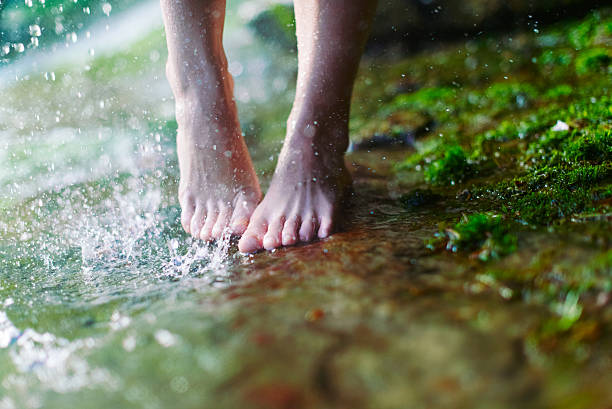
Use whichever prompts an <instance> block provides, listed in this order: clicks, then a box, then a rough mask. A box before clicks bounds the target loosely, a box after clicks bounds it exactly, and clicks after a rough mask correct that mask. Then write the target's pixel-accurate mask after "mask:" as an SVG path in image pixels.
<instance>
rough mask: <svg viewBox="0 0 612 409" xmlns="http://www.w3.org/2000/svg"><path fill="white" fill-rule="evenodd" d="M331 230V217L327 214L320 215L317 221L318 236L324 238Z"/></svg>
mask: <svg viewBox="0 0 612 409" xmlns="http://www.w3.org/2000/svg"><path fill="white" fill-rule="evenodd" d="M331 230H332V219H331V217H329V216H324V217H321V220H320V223H319V234H318V236H319V238H320V239H324V238H325V237H327V236H329V235H330V234H331Z"/></svg>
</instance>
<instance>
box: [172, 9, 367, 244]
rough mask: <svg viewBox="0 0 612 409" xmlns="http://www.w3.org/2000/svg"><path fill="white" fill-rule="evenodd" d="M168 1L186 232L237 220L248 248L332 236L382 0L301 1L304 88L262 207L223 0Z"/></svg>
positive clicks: (204, 233) (208, 235)
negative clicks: (354, 108)
mask: <svg viewBox="0 0 612 409" xmlns="http://www.w3.org/2000/svg"><path fill="white" fill-rule="evenodd" d="M161 2H162V11H163V14H164V20H165V24H166V33H167V41H168V51H169V53H168V54H169V58H168V69H167V71H168V72H167V75H168V79H169V82H170V84H171V87H172V90H173V92H174V95H175V98H176V101H177V102H176V108H177V122H178V124H179V132H178V136H177V144H178V155H179V166H180V169H181V181H180V185H179V201H180V203H181V208H182V209H183V211H182V216H181V221H182V224H183V227H184V228H185V230H186V231H187V232H188V233H191V234H192V235H193V236H194V237H199V238H201V239H203V240H208V239H212V238H219V237H220V236H221V235H222V233H223V231H224V229H225V228H229V229H230V230H231V231H232V233H234V234H237V235H240V234H242V237H241V239H240V241H239V243H238V248H239V250H240V251H241V252H245V253H250V252H254V251H257V250H261V249H264V248H265V249H268V250H271V249H274V248H277V247H280V246H289V245H293V244H296V243H298V242H309V241H311V240H313V239H315V238H317V237H318V238H325V237H327V236H329V235H330V234H331V233H332V231H333V230H332V229H333V227H334V225H335V223H336V220H335V215H336V214H337V212H338V210H339V209H340V208H341V206H342V202H343V199H344V197H345V195H346V193H347V191H348V189H349V187H350V184H351V178H350V175H349V173H348V171H347V169H346V167H345V164H344V152H345V151H346V148H347V145H348V119H349V110H350V100H351V93H352V88H353V83H354V81H355V76H356V73H357V67H358V65H359V60H360V58H361V54H362V52H363V46H364V44H365V41H366V39H367V34H368V32H369V29H370V25H371V21H372V18H373V15H374V12H375V9H376V1H375V0H295V2H294V4H295V14H296V30H297V39H298V80H297V87H296V96H295V100H294V103H293V108H292V110H291V114H290V115H289V119H288V121H287V134H286V136H285V142H284V145H283V148H282V150H281V154H280V156H279V160H278V164H277V168H276V170H275V173H274V176H273V178H272V182H271V185H270V189H269V190H268V192H267V193H266V197H265V198H264V199H263V201H262V202H261V203H259V205H258V206H256V205H257V203H258V202H259V200H260V195H261V193H260V191H259V186H258V183H257V179H256V177H255V173H254V170H253V166H252V164H251V160H250V157H249V155H248V152H247V150H246V146H245V144H244V141H243V139H242V137H241V133H240V129H239V124H238V115H237V112H236V106H235V103H234V101H233V97H232V88H233V84H232V79H231V76H230V75H229V73H228V72H227V61H226V59H225V53H224V51H223V46H222V43H221V39H222V32H223V18H224V13H225V1H224V0H206V1H204V0H178V1H177V0H161ZM215 147H216V150H214V148H215ZM247 226H248V227H247ZM245 229H246V230H245Z"/></svg>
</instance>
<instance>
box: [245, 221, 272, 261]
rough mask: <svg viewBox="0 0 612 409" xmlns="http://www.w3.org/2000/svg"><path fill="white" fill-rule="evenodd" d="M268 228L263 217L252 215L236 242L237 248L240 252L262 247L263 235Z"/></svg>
mask: <svg viewBox="0 0 612 409" xmlns="http://www.w3.org/2000/svg"><path fill="white" fill-rule="evenodd" d="M267 230H268V223H267V221H266V220H265V219H264V218H263V217H253V218H252V219H251V222H250V223H249V227H247V229H246V231H245V232H244V234H243V235H242V238H241V239H240V241H239V242H238V250H240V252H242V253H253V252H255V251H257V250H261V249H262V248H263V237H264V235H265V233H266V231H267Z"/></svg>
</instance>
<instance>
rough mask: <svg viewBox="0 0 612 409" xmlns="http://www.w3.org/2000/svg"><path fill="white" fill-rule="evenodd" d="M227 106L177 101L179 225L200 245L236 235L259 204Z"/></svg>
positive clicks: (249, 166) (232, 112) (221, 101)
mask: <svg viewBox="0 0 612 409" xmlns="http://www.w3.org/2000/svg"><path fill="white" fill-rule="evenodd" d="M235 109H236V108H235V106H234V104H233V102H229V103H227V102H226V101H225V99H224V98H223V97H220V98H218V99H217V100H216V102H215V104H214V106H212V107H211V106H210V104H203V103H201V102H199V101H198V99H197V98H186V99H185V100H182V101H180V102H179V100H178V99H177V115H176V116H177V121H178V124H179V129H178V135H177V149H178V158H179V167H180V173H181V180H180V184H179V202H180V204H181V209H182V214H181V224H182V225H183V228H184V229H185V231H186V232H187V233H190V234H191V235H192V236H193V237H195V238H200V239H202V240H210V239H218V238H220V237H221V236H222V234H223V232H224V231H226V230H227V229H229V231H230V232H231V233H232V234H236V235H240V234H242V233H243V232H244V231H245V229H246V228H247V225H248V221H249V218H250V217H251V214H252V213H253V211H254V209H255V207H256V206H257V204H258V203H259V201H260V199H261V191H260V189H259V183H258V181H257V176H256V175H255V171H254V169H253V165H252V164H251V159H250V156H249V153H248V151H247V148H246V145H245V143H244V139H243V138H242V135H241V133H240V129H239V126H238V124H237V120H236V119H235V118H236V117H235Z"/></svg>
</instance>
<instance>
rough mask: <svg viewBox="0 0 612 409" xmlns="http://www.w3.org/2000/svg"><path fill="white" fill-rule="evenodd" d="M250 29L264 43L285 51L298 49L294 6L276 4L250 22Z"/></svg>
mask: <svg viewBox="0 0 612 409" xmlns="http://www.w3.org/2000/svg"><path fill="white" fill-rule="evenodd" d="M249 27H250V28H251V30H253V31H254V32H255V34H256V35H258V36H259V37H261V38H262V39H263V40H264V41H266V42H268V43H270V44H274V45H276V46H278V47H280V48H282V49H284V50H288V51H293V50H295V49H296V47H297V38H296V36H295V13H294V11H293V6H291V5H287V4H275V5H273V6H271V7H269V8H268V9H266V10H264V11H262V12H261V13H259V14H258V15H257V16H255V18H254V19H253V20H251V21H250V22H249Z"/></svg>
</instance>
